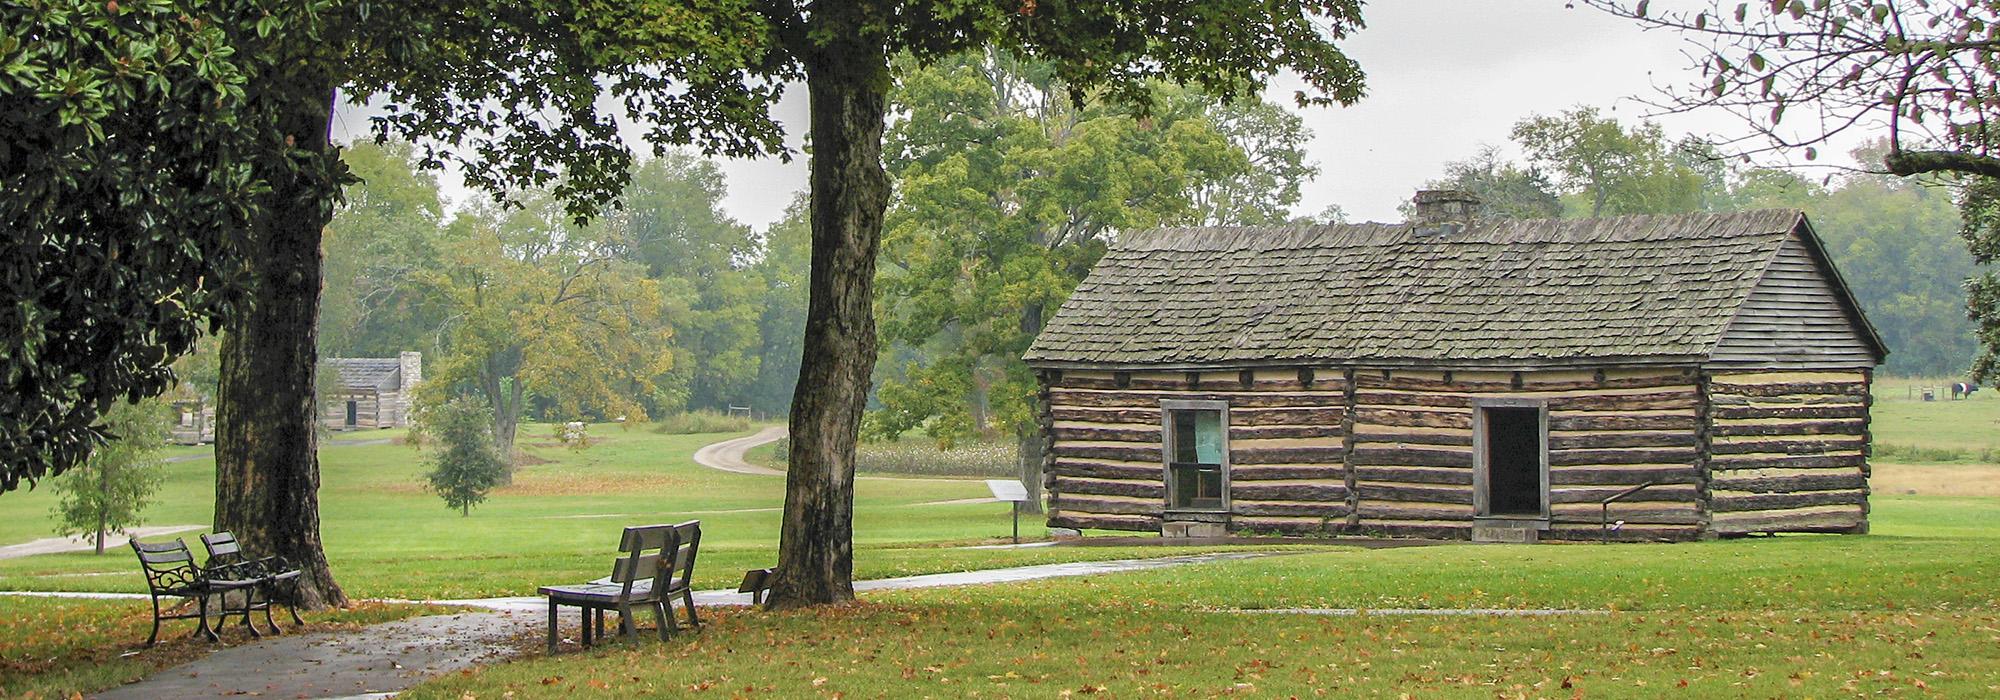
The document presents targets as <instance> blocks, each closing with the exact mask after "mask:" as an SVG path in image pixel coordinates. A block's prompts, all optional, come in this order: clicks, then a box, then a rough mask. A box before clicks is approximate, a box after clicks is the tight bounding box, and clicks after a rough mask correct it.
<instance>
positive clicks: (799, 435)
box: [770, 6, 889, 608]
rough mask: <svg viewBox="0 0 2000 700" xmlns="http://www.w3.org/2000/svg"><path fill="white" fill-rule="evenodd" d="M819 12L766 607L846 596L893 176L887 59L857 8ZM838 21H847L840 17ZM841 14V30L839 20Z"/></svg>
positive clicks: (850, 593) (810, 67) (809, 77)
mask: <svg viewBox="0 0 2000 700" xmlns="http://www.w3.org/2000/svg"><path fill="white" fill-rule="evenodd" d="M820 12H823V13H824V15H825V16H824V17H815V22H814V23H815V24H816V25H819V26H818V27H816V28H815V30H814V31H816V32H826V34H827V36H829V37H830V38H827V39H823V40H822V41H824V42H825V43H823V44H821V45H820V46H818V47H816V48H815V49H814V50H813V51H811V52H810V53H809V55H808V57H807V59H806V61H805V63H806V85H807V89H808V92H809V93H810V94H811V99H812V106H811V109H812V149H813V151H812V205H811V206H812V281H811V284H810V286H809V289H810V294H809V300H808V302H807V308H806V332H805V346H804V357H803V362H802V364H801V365H800V367H799V381H798V387H797V389H796V390H795V391H794V392H793V395H792V415H791V453H790V455H789V463H790V471H789V472H788V473H787V474H786V477H785V520H784V530H783V532H782V534H781V535H780V536H779V539H778V576H777V580H776V581H775V582H774V583H773V585H772V587H771V598H770V606H771V607H773V608H789V607H802V606H808V605H822V604H827V603H839V602H843V601H847V600H852V599H853V598H854V584H853V574H854V532H853V521H854V441H855V437H856V435H857V433H858V432H859V430H860V427H861V410H862V408H863V407H864V405H865V404H866V402H867V399H868V386H869V375H870V374H871V373H872V372H873V371H874V369H875V313H874V286H875V249H876V245H877V243H878V242H879V241H880V239H881V235H882V212H883V211H884V210H885V209H887V208H888V204H889V176H888V174H887V173H885V172H883V170H882V129H883V118H884V116H885V115H886V113H887V92H888V88H889V70H888V64H887V60H886V59H885V57H884V55H883V50H882V48H881V46H880V45H879V43H876V44H871V42H869V41H868V40H867V37H866V36H864V35H861V34H862V33H861V32H856V31H852V30H851V27H858V26H861V18H859V17H854V16H847V15H849V14H856V15H858V14H859V13H860V12H861V10H859V9H857V8H854V7H848V6H836V7H832V8H828V9H826V10H824V11H820ZM843 20H846V21H845V22H843ZM844 24H847V25H849V26H850V29H849V30H842V29H840V27H842V26H843V25H844Z"/></svg>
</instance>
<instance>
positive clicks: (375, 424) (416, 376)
mask: <svg viewBox="0 0 2000 700" xmlns="http://www.w3.org/2000/svg"><path fill="white" fill-rule="evenodd" d="M320 367H321V370H322V372H325V373H327V374H329V375H331V376H330V377H328V378H329V379H331V382H330V386H325V387H322V388H321V392H322V396H320V412H319V420H320V424H321V425H324V426H326V427H327V429H329V430H362V429H368V428H406V427H409V425H410V413H411V411H410V409H411V407H412V405H413V404H414V400H415V392H416V388H417V384H419V383H421V382H422V381H423V379H424V354H423V353H420V352H411V351H404V352H401V353H397V355H396V356H395V357H329V358H326V359H324V360H320Z"/></svg>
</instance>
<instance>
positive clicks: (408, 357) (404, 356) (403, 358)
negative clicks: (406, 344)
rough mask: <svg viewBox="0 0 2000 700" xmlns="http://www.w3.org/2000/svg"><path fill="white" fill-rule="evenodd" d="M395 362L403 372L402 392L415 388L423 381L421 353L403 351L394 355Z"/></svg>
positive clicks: (422, 356) (422, 355)
mask: <svg viewBox="0 0 2000 700" xmlns="http://www.w3.org/2000/svg"><path fill="white" fill-rule="evenodd" d="M396 362H397V364H399V365H400V366H401V367H400V369H402V371H403V386H402V389H403V390H404V391H409V390H410V389H412V388H414V387H416V385H417V383H418V382H421V381H423V380H424V354H423V353H421V352H410V351H408V350H405V351H403V352H401V353H398V354H397V355H396Z"/></svg>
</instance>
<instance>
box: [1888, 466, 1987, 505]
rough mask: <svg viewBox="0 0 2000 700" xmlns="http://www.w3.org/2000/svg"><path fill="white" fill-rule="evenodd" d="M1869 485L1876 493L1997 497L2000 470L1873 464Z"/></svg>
mask: <svg viewBox="0 0 2000 700" xmlns="http://www.w3.org/2000/svg"><path fill="white" fill-rule="evenodd" d="M1873 466H1874V472H1873V474H1871V475H1870V476H1869V479H1868V485H1869V487H1870V488H1872V489H1873V490H1874V492H1875V493H1877V494H1894V495H1911V496H1972V497H1983V498H1991V497H2000V467H1995V466H1984V465H1949V464H1876V465H1873Z"/></svg>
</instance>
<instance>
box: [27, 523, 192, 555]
mask: <svg viewBox="0 0 2000 700" xmlns="http://www.w3.org/2000/svg"><path fill="white" fill-rule="evenodd" d="M204 527H208V526H207V525H153V526H148V527H135V528H132V532H131V534H130V535H125V534H119V533H116V532H114V533H111V534H110V535H108V536H106V537H105V538H104V549H105V550H106V551H109V550H112V549H117V548H120V547H124V546H125V542H126V541H127V540H130V539H132V538H133V537H141V538H144V537H153V536H156V535H171V534H173V533H176V532H187V531H189V530H200V529H202V528H204ZM92 547H93V545H92V544H90V542H89V541H88V540H85V539H84V538H83V537H81V536H78V537H44V538H42V539H39V540H30V541H27V542H22V543H20V544H10V545H7V546H5V547H0V559H13V558H16V557H26V556H33V555H36V554H55V553H58V552H88V551H90V550H91V549H92Z"/></svg>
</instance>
